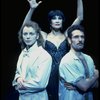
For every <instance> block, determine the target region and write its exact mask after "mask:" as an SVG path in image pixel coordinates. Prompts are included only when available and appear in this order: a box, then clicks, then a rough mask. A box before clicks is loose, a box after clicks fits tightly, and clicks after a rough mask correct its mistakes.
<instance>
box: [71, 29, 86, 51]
mask: <svg viewBox="0 0 100 100" xmlns="http://www.w3.org/2000/svg"><path fill="white" fill-rule="evenodd" d="M70 41H71V48H73V49H74V50H75V51H81V50H82V49H83V47H84V41H85V36H84V33H83V32H82V31H80V30H74V31H73V32H72V37H71V40H70Z"/></svg>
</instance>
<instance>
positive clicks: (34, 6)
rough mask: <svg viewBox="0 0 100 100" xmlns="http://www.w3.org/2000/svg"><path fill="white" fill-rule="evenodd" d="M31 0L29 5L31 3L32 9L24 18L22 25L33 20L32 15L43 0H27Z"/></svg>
mask: <svg viewBox="0 0 100 100" xmlns="http://www.w3.org/2000/svg"><path fill="white" fill-rule="evenodd" d="M27 1H28V2H29V5H30V9H29V11H28V13H27V15H26V17H25V19H24V22H23V24H22V26H23V25H24V24H25V23H26V22H28V21H30V20H31V17H32V14H33V12H34V10H35V9H36V8H37V7H38V6H39V4H40V3H41V1H39V2H38V3H37V2H36V0H27Z"/></svg>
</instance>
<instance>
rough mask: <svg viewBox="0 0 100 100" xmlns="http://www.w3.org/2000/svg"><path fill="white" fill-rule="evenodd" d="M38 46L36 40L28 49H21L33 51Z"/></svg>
mask: <svg viewBox="0 0 100 100" xmlns="http://www.w3.org/2000/svg"><path fill="white" fill-rule="evenodd" d="M37 48H38V45H37V42H35V44H33V45H32V46H31V47H30V48H29V49H28V50H27V49H26V48H25V49H24V50H23V51H24V52H31V51H35V50H36V49H37Z"/></svg>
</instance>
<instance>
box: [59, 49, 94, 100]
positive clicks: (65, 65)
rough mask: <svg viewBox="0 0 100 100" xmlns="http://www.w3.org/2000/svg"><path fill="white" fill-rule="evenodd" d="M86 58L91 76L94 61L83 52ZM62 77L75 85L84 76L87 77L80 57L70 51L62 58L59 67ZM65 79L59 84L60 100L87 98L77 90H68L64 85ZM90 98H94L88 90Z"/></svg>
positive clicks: (90, 99) (82, 99)
mask: <svg viewBox="0 0 100 100" xmlns="http://www.w3.org/2000/svg"><path fill="white" fill-rule="evenodd" d="M82 55H83V56H84V58H85V59H86V62H87V65H88V68H89V76H90V77H92V75H93V74H94V63H93V60H92V58H91V57H90V56H88V55H86V54H84V53H82ZM59 72H60V77H61V78H63V79H64V81H65V82H69V83H71V84H73V85H75V84H76V82H77V81H79V80H80V79H82V78H86V76H85V70H84V66H83V64H82V63H81V61H80V59H79V58H78V57H77V56H76V55H75V54H74V53H73V52H72V51H70V52H69V53H67V54H66V55H65V56H64V57H63V58H62V60H61V63H60V67H59ZM64 81H62V80H60V85H59V95H60V97H59V98H60V99H59V100H85V99H84V95H85V94H80V93H79V92H78V91H77V90H68V89H67V88H66V87H65V86H64ZM87 94H88V97H89V99H88V100H92V99H93V98H92V93H91V92H88V93H87Z"/></svg>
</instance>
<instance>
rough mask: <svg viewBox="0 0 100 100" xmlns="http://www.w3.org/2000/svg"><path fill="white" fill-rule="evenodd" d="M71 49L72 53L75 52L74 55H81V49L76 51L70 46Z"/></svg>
mask: <svg viewBox="0 0 100 100" xmlns="http://www.w3.org/2000/svg"><path fill="white" fill-rule="evenodd" d="M71 51H72V52H74V54H75V55H76V56H78V57H79V56H81V53H82V52H81V51H76V50H74V49H72V48H71Z"/></svg>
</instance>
